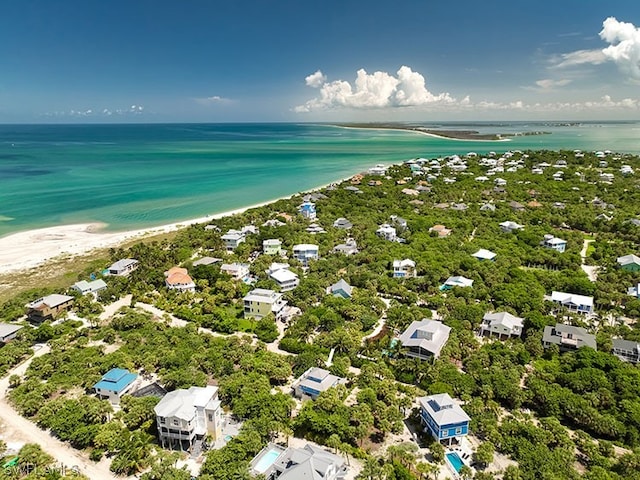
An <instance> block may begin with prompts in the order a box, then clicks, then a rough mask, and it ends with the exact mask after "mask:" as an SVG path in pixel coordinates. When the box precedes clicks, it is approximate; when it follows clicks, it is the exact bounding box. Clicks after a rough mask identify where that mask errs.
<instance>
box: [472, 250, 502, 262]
mask: <svg viewBox="0 0 640 480" xmlns="http://www.w3.org/2000/svg"><path fill="white" fill-rule="evenodd" d="M471 256H472V257H474V258H477V259H478V260H495V258H496V257H497V256H498V255H497V254H495V253H493V252H492V251H491V250H486V249H484V248H481V249H480V250H478V251H477V252H476V253H472V254H471Z"/></svg>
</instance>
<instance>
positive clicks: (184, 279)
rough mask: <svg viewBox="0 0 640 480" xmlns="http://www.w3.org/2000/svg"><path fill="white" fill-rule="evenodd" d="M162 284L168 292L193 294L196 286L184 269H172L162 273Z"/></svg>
mask: <svg viewBox="0 0 640 480" xmlns="http://www.w3.org/2000/svg"><path fill="white" fill-rule="evenodd" d="M164 277H165V278H164V283H165V285H166V286H167V288H168V289H169V290H178V291H181V292H195V291H196V284H195V282H194V281H193V279H192V278H191V277H190V276H189V272H188V271H187V269H186V268H181V267H172V268H170V269H169V270H167V271H166V272H164Z"/></svg>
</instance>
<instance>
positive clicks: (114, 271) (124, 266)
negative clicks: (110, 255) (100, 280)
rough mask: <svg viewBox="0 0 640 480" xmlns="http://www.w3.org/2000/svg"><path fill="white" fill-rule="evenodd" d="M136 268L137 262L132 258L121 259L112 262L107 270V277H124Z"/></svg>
mask: <svg viewBox="0 0 640 480" xmlns="http://www.w3.org/2000/svg"><path fill="white" fill-rule="evenodd" d="M136 268H138V260H135V259H133V258H123V259H121V260H118V261H117V262H114V263H113V264H111V266H109V268H107V272H106V273H107V275H116V276H119V277H124V276H126V275H129V274H130V273H131V272H133V271H134V270H135V269H136Z"/></svg>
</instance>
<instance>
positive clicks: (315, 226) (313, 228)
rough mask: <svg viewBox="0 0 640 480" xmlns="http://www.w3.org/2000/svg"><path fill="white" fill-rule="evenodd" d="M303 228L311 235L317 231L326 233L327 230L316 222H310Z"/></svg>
mask: <svg viewBox="0 0 640 480" xmlns="http://www.w3.org/2000/svg"><path fill="white" fill-rule="evenodd" d="M305 230H306V231H307V232H309V233H310V234H311V235H315V234H317V233H327V231H326V230H325V229H324V228H322V226H320V225H318V224H317V223H312V224H311V225H309V226H308V227H307V228H305Z"/></svg>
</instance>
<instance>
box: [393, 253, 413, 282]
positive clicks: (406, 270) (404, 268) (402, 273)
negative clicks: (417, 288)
mask: <svg viewBox="0 0 640 480" xmlns="http://www.w3.org/2000/svg"><path fill="white" fill-rule="evenodd" d="M415 276H416V262H414V261H413V260H411V259H409V258H405V259H404V260H394V261H393V278H415Z"/></svg>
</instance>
